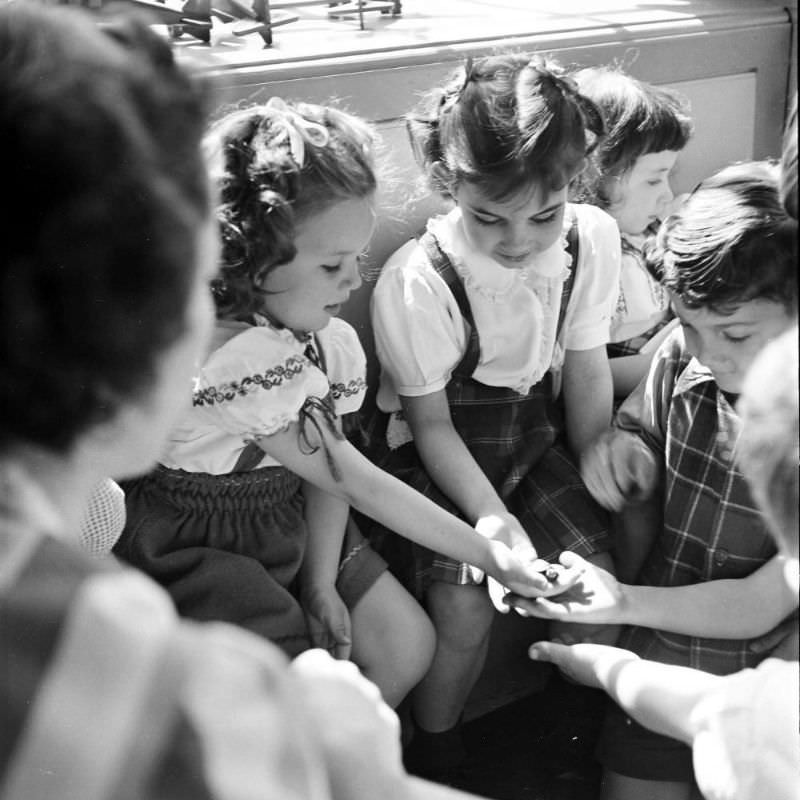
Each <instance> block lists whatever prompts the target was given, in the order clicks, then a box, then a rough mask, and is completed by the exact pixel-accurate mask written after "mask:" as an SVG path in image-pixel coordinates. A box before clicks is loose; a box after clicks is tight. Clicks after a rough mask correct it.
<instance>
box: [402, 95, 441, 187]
mask: <svg viewBox="0 0 800 800" xmlns="http://www.w3.org/2000/svg"><path fill="white" fill-rule="evenodd" d="M447 102H448V93H447V90H446V89H435V90H433V91H432V92H430V93H429V94H428V95H427V97H426V98H425V100H424V101H423V103H422V104H421V106H420V108H419V109H418V110H417V111H416V112H414V113H411V114H408V115H406V120H405V122H406V134H407V135H408V141H409V144H410V145H411V153H412V155H413V156H414V161H415V162H416V164H417V166H418V167H419V168H420V169H421V170H422V171H423V172H424V173H426V175H427V176H428V178H429V180H430V182H431V185H432V188H433V189H434V190H435V191H437V192H440V193H442V194H446V193H447V187H446V186H442V185H440V183H439V181H437V180H436V178H435V176H434V175H433V174H432V171H431V167H432V166H433V165H434V164H436V163H437V162H439V163H441V162H442V161H443V160H444V153H443V151H442V141H441V135H440V117H441V114H442V111H443V109H444V108H445V106H446V104H447Z"/></svg>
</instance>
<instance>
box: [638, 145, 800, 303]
mask: <svg viewBox="0 0 800 800" xmlns="http://www.w3.org/2000/svg"><path fill="white" fill-rule="evenodd" d="M778 178H779V176H778V168H777V165H775V164H773V163H770V162H766V161H754V162H747V163H739V164H734V165H731V166H729V167H725V168H724V169H722V170H720V171H719V172H717V173H715V174H714V175H712V176H711V177H709V178H707V179H706V180H704V181H703V182H702V183H700V184H699V185H698V186H697V188H696V189H695V190H694V191H693V192H692V193H691V194H690V195H689V197H688V198H687V199H686V201H685V202H684V203H683V204H682V205H681V208H680V210H679V211H678V212H677V213H675V214H672V215H670V216H669V217H667V219H666V220H664V222H663V224H662V225H661V228H660V229H659V232H658V234H657V235H656V236H655V237H654V239H653V240H652V241H651V242H649V244H648V245H647V246H646V252H645V258H646V261H647V267H648V269H649V270H650V272H651V273H652V274H653V275H654V277H655V278H656V279H657V280H659V281H660V282H661V284H662V285H663V286H664V287H665V288H667V289H669V290H670V291H672V292H674V293H675V294H677V295H678V296H679V297H680V299H681V301H682V302H683V303H684V304H685V305H687V306H688V307H689V308H700V307H707V308H710V309H711V310H713V311H717V312H720V313H724V311H725V309H726V308H730V307H731V306H734V305H737V304H738V303H742V302H747V301H749V300H756V299H765V300H771V301H774V302H779V303H782V304H783V305H784V306H785V307H786V308H787V309H789V310H790V311H793V310H796V309H797V222H796V220H793V219H792V218H791V217H789V215H788V214H787V213H786V211H785V209H784V208H783V205H782V204H781V197H780V193H779V191H778Z"/></svg>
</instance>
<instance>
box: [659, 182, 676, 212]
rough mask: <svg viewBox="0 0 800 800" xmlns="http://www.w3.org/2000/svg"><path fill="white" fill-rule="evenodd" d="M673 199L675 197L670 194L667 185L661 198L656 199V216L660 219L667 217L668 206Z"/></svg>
mask: <svg viewBox="0 0 800 800" xmlns="http://www.w3.org/2000/svg"><path fill="white" fill-rule="evenodd" d="M674 199H675V195H674V194H673V192H672V187H671V186H670V185H669V184H667V185H666V186H665V188H664V191H663V192H662V193H661V196H660V197H659V198H658V215H659V216H660V217H664V216H667V214H668V213H670V211H671V209H670V208H669V206H670V204H671V203H672V201H673V200H674Z"/></svg>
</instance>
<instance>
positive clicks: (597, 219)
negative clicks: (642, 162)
mask: <svg viewBox="0 0 800 800" xmlns="http://www.w3.org/2000/svg"><path fill="white" fill-rule="evenodd" d="M408 126H409V132H410V136H411V141H412V147H413V149H414V151H415V155H416V157H417V160H418V162H419V163H420V165H421V166H422V168H423V170H424V171H425V172H426V174H427V177H428V178H429V180H430V182H431V184H432V186H433V187H434V188H435V189H436V190H438V191H439V192H441V193H443V194H445V195H446V196H449V197H450V198H452V199H453V200H454V201H455V208H454V209H453V210H452V211H451V212H450V213H448V214H447V215H445V216H442V217H436V218H434V219H431V220H430V221H429V222H428V225H427V230H426V232H425V233H424V234H423V235H422V236H421V238H420V239H419V241H415V242H409V243H407V244H406V245H404V246H403V247H402V248H401V249H400V250H399V251H397V252H396V253H395V254H394V255H393V256H392V257H391V258H390V259H389V261H388V263H387V264H386V265H385V266H384V268H383V270H382V272H381V275H380V277H379V279H378V282H377V285H376V288H375V292H374V295H373V299H372V321H373V327H374V330H375V337H376V349H377V354H378V357H379V359H380V362H381V367H382V375H381V382H380V388H379V392H378V397H377V402H378V406H379V408H380V409H381V411H383V412H386V413H387V414H388V420H387V424H386V445H387V448H386V449H387V450H388V453H385V454H384V455H383V456H382V457H381V461H380V463H381V465H382V466H384V467H385V468H386V469H388V470H389V471H390V472H392V473H394V474H396V475H398V476H399V477H401V478H402V479H403V480H404V481H406V482H408V483H409V484H411V485H412V486H414V487H415V488H417V489H419V490H420V491H422V492H424V493H425V494H426V495H428V496H429V497H431V498H433V499H434V500H435V501H436V502H437V503H439V504H441V505H442V506H444V507H445V508H447V509H450V510H452V511H453V512H454V513H458V514H460V515H461V516H462V517H464V518H465V519H467V520H468V521H469V522H471V523H474V524H476V525H478V526H480V527H482V528H483V529H485V530H487V531H494V532H496V535H499V536H502V537H503V538H504V539H505V540H506V541H507V542H508V543H509V545H511V546H512V547H513V546H517V545H519V546H529V545H530V544H531V543H532V544H533V546H534V547H535V548H536V550H537V552H538V554H539V555H540V556H541V557H542V558H545V559H552V558H555V557H557V555H558V554H559V553H560V552H561V551H562V550H565V549H571V550H575V551H578V552H581V553H582V554H584V555H585V556H586V557H587V558H589V559H593V560H596V561H598V563H600V562H602V563H605V564H606V565H607V566H608V567H610V566H611V560H610V557H609V556H608V553H607V552H605V551H606V550H607V549H608V546H609V545H608V519H607V517H606V515H605V513H604V512H603V511H602V510H601V509H600V507H599V506H597V505H596V504H595V503H594V502H593V500H592V499H591V497H590V496H589V495H588V493H587V492H586V490H585V488H584V486H583V484H582V481H581V478H580V475H579V473H578V469H577V459H578V457H579V455H580V453H581V451H582V450H583V449H584V448H585V447H586V446H587V445H588V444H589V443H590V442H591V441H592V440H593V439H594V437H595V436H596V435H597V434H599V433H600V432H601V431H603V430H604V429H605V428H606V427H607V426H608V424H609V422H610V419H611V399H612V391H611V374H610V371H609V366H608V360H607V356H606V351H605V346H606V343H607V341H608V324H609V320H610V317H611V312H612V311H613V308H614V303H615V301H616V294H617V286H618V281H619V233H618V230H617V227H616V225H615V223H614V221H613V219H611V217H609V216H608V215H607V214H606V213H605V212H603V211H601V210H599V209H596V208H593V207H590V206H573V205H571V204H568V203H567V202H566V199H567V198H566V194H567V184H568V183H569V181H570V179H571V178H572V177H573V176H574V175H575V173H576V172H577V171H578V170H580V169H581V168H582V166H583V164H584V159H585V157H586V154H587V152H589V151H590V150H591V146H592V144H593V143H594V142H595V140H596V139H597V137H598V136H599V135H601V134H602V131H603V125H602V121H601V119H600V115H599V113H598V111H597V109H596V108H595V106H594V105H593V104H592V103H591V102H590V101H589V100H587V99H586V98H584V97H582V96H581V95H580V94H579V93H578V92H577V89H576V87H575V85H574V83H573V82H572V81H571V80H569V79H568V78H567V77H565V76H564V75H563V74H562V71H561V69H560V68H559V67H558V66H557V65H556V64H554V63H553V62H546V61H543V60H539V59H534V60H530V59H528V58H527V57H523V56H520V55H499V56H493V57H488V58H482V59H479V60H475V61H474V62H472V61H471V60H469V61H468V62H467V64H466V66H465V67H463V68H461V69H459V70H458V71H457V72H456V73H455V74H454V76H453V77H452V78H451V79H450V80H449V81H448V82H447V84H446V85H445V86H444V88H442V89H438V90H435V91H434V92H433V93H431V95H430V96H429V97H428V98H427V99H426V101H425V103H424V104H423V107H422V109H421V111H420V113H418V114H416V115H414V116H411V117H410V118H409V122H408ZM565 430H566V434H567V438H565V435H564V434H565ZM374 541H375V542H376V543H378V542H379V544H378V545H377V546H378V547H379V549H380V550H381V552H382V553H383V554H384V555H385V556H386V557H387V558H388V559H389V561H390V564H392V565H393V567H394V568H395V569H396V570H399V571H400V573H401V574H403V576H404V578H405V580H406V582H407V583H408V585H412V586H413V587H414V588H415V590H416V593H417V596H419V597H420V598H421V599H423V601H424V602H425V604H426V607H427V609H428V612H429V613H430V615H431V618H432V619H433V622H434V625H435V626H436V631H437V637H438V644H437V651H436V656H435V658H434V663H433V666H432V668H431V670H430V671H429V672H428V674H427V676H426V677H425V679H424V681H423V682H422V683H421V684H420V686H419V687H418V688H417V689H416V690H415V692H414V696H413V711H414V716H415V721H416V724H417V729H418V730H417V733H418V737H417V741H419V742H420V743H421V744H420V746H419V747H418V748H417V747H414V745H413V744H412V751H411V754H410V764H411V768H414V769H418V770H419V771H421V772H422V773H423V774H424V773H425V771H426V769H427V767H426V766H425V765H424V764H420V765H419V766H417V765H416V763H415V761H416V756H415V755H414V753H415V752H417V751H419V753H420V755H421V756H423V758H424V755H423V751H424V750H426V749H428V748H431V747H436V745H435V744H434V742H436V741H439V742H441V743H442V744H443V747H442V750H444V751H447V752H452V753H453V754H454V755H453V759H452V760H453V761H454V762H455V761H456V760H457V759H458V741H457V739H458V720H459V717H460V715H461V712H462V710H463V706H464V703H465V702H466V699H467V697H468V695H469V692H470V690H471V689H472V687H473V685H474V683H475V681H476V680H477V677H478V675H479V673H480V671H481V668H482V665H483V663H484V660H485V656H486V649H487V646H488V639H489V633H490V628H491V624H492V619H493V610H492V606H491V604H490V602H489V599H488V598H487V596H486V591H485V589H484V588H483V587H482V586H479V585H475V583H474V582H473V581H472V579H471V576H470V574H469V572H468V570H467V569H465V567H464V565H462V564H459V563H458V561H457V560H453V559H450V558H447V557H446V556H444V555H442V553H441V552H435V551H432V550H431V549H427V548H422V547H416V546H415V547H412V548H409V547H408V546H406V544H405V543H404V542H401V541H399V540H398V539H397V537H394V536H392V535H391V534H390V533H388V532H385V531H376V532H375V538H374ZM568 629H569V626H565V628H563V629H562V630H561V631H560V633H561V634H563V635H570V636H578V637H581V636H583V635H584V634H585V633H586V631H585V630H577V629H572V630H571V631H570V632H569V634H567V630H568ZM597 630H599V629H597ZM446 739H447V740H450V741H453V742H454V743H455V747H453V748H449V747H446V746H444V742H445V741H446ZM440 766H441V764H440Z"/></svg>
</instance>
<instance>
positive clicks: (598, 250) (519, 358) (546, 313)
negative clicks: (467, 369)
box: [371, 205, 620, 411]
mask: <svg viewBox="0 0 800 800" xmlns="http://www.w3.org/2000/svg"><path fill="white" fill-rule="evenodd" d="M573 213H574V214H577V217H578V231H579V265H578V272H577V276H576V280H575V283H574V286H573V288H572V294H571V296H570V301H569V305H568V307H567V312H566V316H565V319H564V324H563V327H562V331H561V335H560V337H559V340H558V341H556V327H557V323H558V314H559V308H560V304H561V290H562V287H563V284H564V280H565V278H566V277H567V275H568V274H569V270H570V268H571V266H572V264H571V261H572V259H571V256H570V255H569V254H568V253H567V252H566V247H567V238H566V235H567V231H568V230H569V227H570V225H571V224H572V219H573ZM428 230H429V231H431V232H432V233H433V234H434V235H435V236H436V239H437V240H438V242H439V245H440V247H441V248H442V250H443V251H444V252H445V254H446V255H447V256H448V257H449V258H450V261H451V262H452V264H453V266H454V268H455V270H456V271H457V273H458V274H459V276H460V278H461V279H462V281H463V283H464V286H465V289H466V294H467V298H468V300H469V303H470V306H471V309H472V313H473V316H474V319H475V325H476V327H477V329H478V334H479V337H480V343H481V355H480V361H479V363H478V366H477V368H476V370H475V373H474V376H475V379H476V380H479V381H480V382H482V383H485V384H486V385H488V386H503V387H507V388H510V389H514V390H515V391H517V392H520V393H526V392H527V391H528V390H529V389H530V387H531V386H533V385H534V384H535V383H538V381H540V380H541V379H542V377H543V376H544V374H545V372H547V370H548V369H550V368H551V367H553V368H555V369H560V367H561V365H562V364H563V361H564V351H565V350H588V349H591V348H593V347H598V346H602V345H604V344H606V343H607V342H608V331H609V323H610V320H611V314H612V313H613V310H614V307H615V304H616V300H617V294H618V288H619V262H620V237H619V230H618V228H617V224H616V222H615V221H614V219H613V218H612V217H611V216H609V215H608V214H606V213H605V212H604V211H601V210H600V209H599V208H595V207H594V206H588V205H569V206H568V207H567V212H566V213H565V215H564V228H563V230H562V235H561V237H560V239H559V240H558V241H557V242H556V243H555V244H554V245H553V246H552V247H550V248H549V249H548V250H546V251H545V252H543V253H541V254H540V255H539V256H538V257H537V258H536V259H535V261H534V262H533V263H532V264H531V265H529V266H527V267H525V268H524V269H522V270H513V269H507V268H505V267H503V266H501V265H500V264H498V263H497V262H496V261H495V260H494V259H492V258H490V257H488V256H484V255H481V254H477V253H475V252H474V251H472V249H471V248H470V245H469V243H468V242H467V240H466V237H465V235H464V231H463V227H462V221H461V211H460V209H458V208H455V209H453V210H452V211H451V212H450V213H448V214H447V215H446V216H442V217H435V218H433V219H431V220H430V221H429V222H428ZM371 311H372V325H373V329H374V332H375V345H376V352H377V356H378V359H379V361H380V363H381V368H382V369H381V378H380V386H379V391H378V398H377V401H378V405H379V407H380V408H381V409H382V410H384V411H396V410H398V409H399V408H400V402H399V399H398V394H402V395H404V396H408V397H417V396H423V395H426V394H431V393H433V392H436V391H440V390H441V389H443V388H444V387H445V386H446V385H447V383H448V382H449V380H450V377H451V374H452V371H453V369H454V367H455V366H456V365H457V364H458V362H459V361H460V360H461V358H462V357H463V355H464V352H465V350H466V345H467V332H466V330H465V323H464V320H463V319H462V316H461V312H460V311H459V309H458V306H457V304H456V301H455V298H454V297H453V294H452V293H451V291H450V290H449V289H448V287H447V285H446V284H445V282H444V280H442V278H441V277H440V276H439V275H438V274H437V273H436V271H435V270H434V268H433V267H432V266H431V264H430V263H429V261H428V258H427V256H426V255H425V253H424V251H423V250H422V248H421V247H419V246H418V244H417V243H416V242H414V241H412V242H408V243H406V244H405V245H403V247H401V248H400V249H399V250H397V251H396V252H395V253H394V254H393V255H392V256H391V257H390V258H389V260H388V261H387V263H386V265H385V266H384V268H383V270H382V271H381V275H380V277H379V279H378V282H377V284H376V287H375V291H374V293H373V296H372V308H371Z"/></svg>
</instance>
